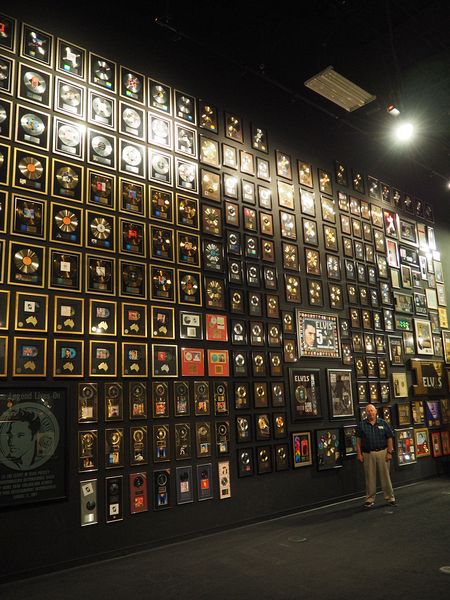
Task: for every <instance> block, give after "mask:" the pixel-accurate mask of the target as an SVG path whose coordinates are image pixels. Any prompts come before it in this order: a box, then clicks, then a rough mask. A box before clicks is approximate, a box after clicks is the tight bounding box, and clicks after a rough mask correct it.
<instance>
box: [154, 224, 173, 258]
mask: <svg viewBox="0 0 450 600" xmlns="http://www.w3.org/2000/svg"><path fill="white" fill-rule="evenodd" d="M174 235H175V232H174V230H173V229H171V228H167V227H160V226H159V225H150V258H154V259H156V260H166V261H169V262H174V261H175V249H174Z"/></svg>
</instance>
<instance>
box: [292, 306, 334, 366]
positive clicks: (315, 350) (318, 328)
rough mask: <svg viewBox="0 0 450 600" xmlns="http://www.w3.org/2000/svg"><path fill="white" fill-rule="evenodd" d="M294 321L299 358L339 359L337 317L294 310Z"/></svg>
mask: <svg viewBox="0 0 450 600" xmlns="http://www.w3.org/2000/svg"><path fill="white" fill-rule="evenodd" d="M296 320H297V336H298V350H299V356H300V357H303V356H305V357H314V358H316V357H322V358H340V356H341V351H340V342H339V325H338V318H337V316H335V315H329V314H322V313H311V312H303V311H302V310H300V309H296Z"/></svg>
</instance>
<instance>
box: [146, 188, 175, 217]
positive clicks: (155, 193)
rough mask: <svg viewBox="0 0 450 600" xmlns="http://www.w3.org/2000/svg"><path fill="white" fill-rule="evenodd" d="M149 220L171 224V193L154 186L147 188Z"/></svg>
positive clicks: (172, 215)
mask: <svg viewBox="0 0 450 600" xmlns="http://www.w3.org/2000/svg"><path fill="white" fill-rule="evenodd" d="M149 205H150V215H149V217H150V219H153V220H155V221H162V222H164V223H173V222H174V214H173V192H172V191H170V190H164V189H162V188H158V187H156V186H153V185H150V186H149Z"/></svg>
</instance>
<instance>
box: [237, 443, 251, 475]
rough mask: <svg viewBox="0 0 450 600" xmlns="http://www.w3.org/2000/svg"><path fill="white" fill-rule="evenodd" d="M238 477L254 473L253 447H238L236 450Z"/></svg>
mask: <svg viewBox="0 0 450 600" xmlns="http://www.w3.org/2000/svg"><path fill="white" fill-rule="evenodd" d="M237 462H238V477H251V476H252V475H254V474H255V471H254V468H255V467H254V458H253V448H251V447H250V448H240V449H239V450H238V451H237Z"/></svg>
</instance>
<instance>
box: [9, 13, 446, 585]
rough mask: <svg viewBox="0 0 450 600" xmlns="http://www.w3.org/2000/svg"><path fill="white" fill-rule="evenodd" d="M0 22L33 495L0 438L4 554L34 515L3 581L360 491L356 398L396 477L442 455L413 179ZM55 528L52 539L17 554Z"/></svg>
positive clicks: (436, 266) (193, 85)
mask: <svg viewBox="0 0 450 600" xmlns="http://www.w3.org/2000/svg"><path fill="white" fill-rule="evenodd" d="M19 16H20V15H19V14H18V13H17V12H16V13H15V15H13V16H11V17H9V16H8V15H4V14H1V15H0V23H1V24H2V27H3V29H2V31H4V32H5V35H3V36H0V72H1V73H2V79H0V283H1V284H2V287H1V290H0V377H1V385H2V395H1V398H2V402H3V401H4V404H5V406H4V410H3V409H2V412H3V413H4V414H5V415H7V416H8V418H7V419H6V420H7V421H8V422H9V421H10V420H11V419H10V416H11V414H12V413H14V414H16V415H20V414H22V412H21V410H22V409H24V410H25V409H26V408H27V405H29V404H30V402H31V399H33V398H34V399H36V398H38V399H39V402H41V403H43V405H44V408H45V410H44V408H41V413H39V415H40V428H39V429H37V431H36V432H35V433H34V434H33V435H38V436H39V437H40V439H41V445H40V446H39V444H38V445H37V449H38V450H39V452H40V453H41V454H45V451H44V450H45V448H44V446H45V445H46V446H47V454H48V456H50V455H51V457H53V458H52V461H53V462H50V464H51V465H53V466H52V467H51V469H53V471H52V474H53V475H54V479H55V482H56V483H55V488H54V493H50V494H47V495H46V494H45V493H43V490H41V492H39V491H37V492H36V495H35V496H27V497H26V498H25V497H24V495H23V493H21V491H20V490H19V488H18V490H19V491H18V492H17V493H15V492H14V491H11V490H10V491H8V493H6V491H5V493H3V492H4V490H6V489H7V486H8V485H9V484H8V482H9V480H12V479H14V469H15V468H16V467H14V466H13V463H14V465H16V464H17V462H15V461H14V460H13V454H12V452H13V450H12V448H13V445H12V441H11V437H12V435H11V433H10V431H9V430H10V429H11V427H9V426H8V427H9V429H8V431H7V430H6V429H5V428H4V430H3V429H1V428H0V507H1V509H0V522H1V524H2V528H3V530H4V531H5V534H8V533H9V532H11V536H10V537H11V540H12V541H11V544H14V543H15V542H14V539H15V538H14V536H13V535H12V532H13V531H15V530H16V529H17V528H18V527H20V526H21V525H20V523H21V522H22V520H23V518H24V517H23V515H24V510H25V509H24V507H23V504H25V502H26V503H27V504H29V506H27V507H26V511H27V512H26V515H27V519H30V520H31V521H32V523H31V525H29V527H28V528H27V529H28V532H29V534H30V535H29V538H30V544H29V548H27V549H25V550H24V549H21V553H20V554H21V557H22V561H23V562H22V564H21V565H17V564H16V563H15V562H14V555H15V554H16V553H15V552H11V553H10V557H9V558H7V559H6V563H5V569H6V571H5V572H6V573H9V574H11V575H12V576H17V575H18V574H20V572H25V571H30V572H31V570H32V569H39V568H51V566H52V565H53V564H56V562H59V563H60V562H61V560H62V561H63V562H64V563H65V564H67V565H68V564H71V563H75V562H76V561H80V560H87V559H86V557H87V556H90V557H92V556H95V555H97V556H98V557H102V556H107V555H108V554H109V553H117V552H120V550H121V549H122V548H125V547H127V548H130V547H133V548H143V547H145V545H150V544H154V543H156V542H164V541H168V540H171V539H176V537H177V536H184V535H195V534H196V533H198V532H200V531H207V530H209V529H212V528H217V527H226V526H229V525H231V524H236V523H239V522H245V521H246V520H249V519H254V518H255V516H261V517H263V516H267V515H268V514H281V513H283V512H285V511H288V510H292V509H294V508H301V507H302V506H306V505H311V504H314V503H319V502H323V501H324V500H328V499H329V500H336V499H339V498H340V497H342V496H344V495H346V496H348V495H352V494H354V495H357V494H360V493H361V491H362V489H363V474H362V472H361V469H360V468H359V467H358V464H357V463H356V461H355V459H354V454H355V451H354V448H355V440H354V437H355V425H356V422H357V421H358V420H359V419H360V418H362V417H364V408H365V406H366V405H367V403H368V402H372V403H374V404H375V405H376V406H377V407H378V409H379V413H380V416H382V417H383V418H385V419H387V420H389V421H390V422H391V423H392V426H393V428H395V429H396V430H397V436H398V442H397V443H398V445H400V443H401V444H402V446H401V452H402V454H401V456H402V460H401V465H402V466H405V468H402V469H396V470H395V472H394V473H393V479H394V482H397V483H399V482H404V481H411V480H414V479H419V478H421V477H425V476H429V475H431V474H433V473H434V472H435V471H436V466H435V463H434V462H433V456H438V454H437V451H436V452H435V453H434V454H433V451H432V450H433V444H434V445H435V446H436V448H437V442H436V440H442V441H443V443H442V444H441V454H442V453H443V454H444V455H445V453H446V452H447V450H448V448H449V444H448V440H447V436H445V435H444V436H443V438H442V436H441V435H440V434H439V435H434V437H433V435H432V434H433V433H439V432H440V431H441V430H442V429H443V428H444V427H446V426H448V423H449V420H450V412H449V404H448V386H449V365H450V333H449V328H448V320H447V308H446V307H447V299H448V293H447V290H446V287H445V279H446V278H447V280H448V277H449V276H450V275H449V273H448V268H449V267H448V265H446V264H445V252H446V248H448V247H450V246H447V242H448V240H449V238H450V234H449V233H448V232H449V231H450V223H449V221H448V217H447V220H445V219H442V221H441V219H440V218H439V226H437V225H436V222H437V218H435V215H434V212H435V211H436V209H438V210H439V208H438V207H437V206H436V204H435V203H433V202H432V200H431V199H429V198H428V196H427V195H426V194H427V190H423V193H422V197H423V198H425V200H422V199H421V197H420V195H419V194H414V195H411V194H409V193H408V192H405V191H403V190H407V189H408V181H407V179H404V178H402V179H400V180H399V179H396V178H395V177H394V175H392V174H391V175H390V174H389V170H386V169H383V168H380V173H379V174H375V173H372V171H371V170H370V168H368V167H367V166H365V167H364V165H370V164H372V163H371V161H372V157H373V152H374V151H373V150H370V149H369V148H366V149H365V152H366V153H367V156H366V157H365V158H364V159H363V166H362V167H359V166H358V167H356V166H353V164H352V162H351V161H352V160H353V159H352V156H353V157H354V156H357V155H358V150H360V147H359V148H358V147H356V148H355V144H353V145H351V144H350V143H349V142H348V140H345V139H344V141H341V142H339V143H341V144H344V146H343V147H341V146H339V143H337V142H336V143H333V144H332V143H326V144H325V142H324V147H321V144H320V143H318V142H317V141H316V137H317V136H316V135H315V134H314V129H315V128H316V130H317V131H322V132H323V131H324V128H325V125H324V121H323V119H324V117H323V116H319V115H315V118H314V119H309V118H308V115H307V114H306V112H305V114H304V115H302V114H300V115H299V114H297V113H298V112H301V111H298V109H297V111H296V114H295V116H294V110H295V109H294V108H293V107H290V108H289V110H288V111H287V116H284V115H282V114H281V113H280V108H278V109H273V107H274V106H276V105H277V102H278V100H277V98H276V97H275V96H273V92H268V97H267V102H268V107H269V108H270V111H269V113H268V114H267V115H266V117H264V115H263V114H261V108H260V107H258V106H257V102H256V100H255V96H254V95H252V92H251V91H250V90H247V92H246V95H243V97H242V98H239V99H238V100H236V98H231V97H230V96H229V95H227V94H226V92H225V91H224V88H225V86H224V85H223V84H222V87H219V88H218V90H220V94H219V95H218V91H217V89H216V90H214V89H213V87H211V89H210V90H208V87H207V81H206V80H205V77H203V76H202V75H201V73H200V74H198V75H197V78H196V79H193V80H192V81H191V82H190V84H188V83H187V82H186V81H185V80H184V79H183V75H182V73H181V72H180V70H179V71H177V70H176V68H175V66H176V65H173V64H168V63H167V56H165V55H164V52H163V50H162V49H160V50H159V54H158V53H157V55H158V56H159V60H160V61H161V64H160V66H159V67H158V68H157V69H155V71H154V72H152V70H151V69H149V68H148V66H145V65H144V64H143V63H144V62H145V61H143V59H142V58H140V59H139V57H137V58H136V57H135V56H133V52H132V51H131V50H130V49H126V48H125V49H124V48H119V49H116V51H115V53H114V52H112V53H110V54H108V48H107V47H106V48H101V47H99V46H98V45H97V44H98V41H97V40H95V36H94V30H93V28H92V30H91V32H90V35H91V36H92V37H93V43H92V44H91V45H90V44H89V43H87V42H86V40H85V38H84V37H83V38H82V37H77V35H76V32H75V31H71V30H70V25H67V24H66V25H64V24H61V27H62V28H59V26H58V27H56V25H55V27H53V28H52V27H51V23H50V22H49V23H48V24H47V25H46V23H45V22H43V21H42V19H43V18H44V17H42V16H41V17H37V21H36V24H29V23H28V20H27V19H28V18H27V19H25V22H22V20H20V19H19V18H17V19H16V18H15V17H19ZM64 27H68V29H67V30H65V28H64ZM88 29H89V28H88ZM57 32H58V34H57V35H56V33H57ZM80 35H81V34H80ZM86 35H87V34H86V32H84V33H83V36H86ZM67 40H72V41H67ZM197 59H198V57H197ZM209 60H210V59H209ZM133 61H135V63H134V62H133ZM164 61H165V62H164ZM127 65H130V66H127ZM222 90H223V97H222ZM208 91H209V93H210V94H211V96H210V100H204V99H201V98H200V97H199V96H202V97H203V95H204V96H205V97H209V96H207V94H208ZM270 94H272V97H270ZM230 107H231V108H230ZM305 111H306V109H305ZM291 117H292V119H293V120H295V119H300V120H301V123H302V125H303V126H304V129H303V131H304V138H302V140H301V141H300V142H299V141H298V139H296V138H291V139H289V138H286V137H285V135H286V133H283V131H284V130H285V128H284V123H285V119H286V118H291ZM307 121H308V122H309V125H308V126H309V127H311V128H312V129H311V130H308V127H307V126H306V122H307ZM345 144H348V145H345ZM331 152H333V154H331ZM336 156H339V157H343V158H344V157H346V156H348V157H349V158H348V159H347V158H346V160H341V159H339V160H336V158H335V157H336ZM354 164H355V165H358V164H361V156H360V155H359V156H358V159H357V160H356V159H355V160H354ZM385 171H386V172H385ZM375 175H376V177H375ZM380 178H381V179H380ZM385 181H387V182H388V183H384V182H385ZM441 229H442V230H443V233H442V234H441V233H440V232H441ZM440 236H442V240H445V242H446V243H445V244H444V246H443V247H441V245H440V244H439V246H438V243H437V239H440ZM439 250H442V254H441V252H440V251H439ZM19 387H23V388H24V389H26V390H27V391H29V394H30V398H27V397H26V394H25V395H24V393H22V394H19V393H18V392H17V388H19ZM58 393H60V396H58V397H57V394H58ZM48 398H50V400H48ZM46 403H47V404H46ZM48 405H50V406H51V407H54V410H53V409H51V408H49V406H48ZM28 409H29V411H30V407H29V406H28ZM33 410H34V411H35V413H36V411H37V408H36V407H34V408H33ZM46 411H47V412H46ZM31 412H32V411H31ZM39 415H38V416H39ZM44 417H45V418H44ZM13 420H14V419H13ZM45 423H48V424H49V425H48V428H47V429H49V430H52V431H53V433H48V431H47V429H46V430H45V431H44V429H45ZM22 424H23V425H24V426H25V425H26V423H25V424H24V423H22ZM50 424H51V425H52V427H53V429H51V427H50ZM56 430H57V431H58V432H60V433H58V435H56V433H55V431H56ZM405 431H406V432H407V435H406V434H405V433H404V432H405ZM61 432H64V434H63V433H61ZM405 439H407V442H405V441H404V440H405ZM414 444H415V446H416V447H417V453H416V454H414V457H413V458H412V457H411V456H409V455H408V449H409V448H410V447H412V446H413V445H414ZM442 448H443V450H442ZM38 450H36V452H38ZM14 452H17V453H18V452H19V450H17V449H15V450H14ZM64 455H66V456H67V460H65V461H64V460H63V459H62V457H63V456H64ZM416 458H417V459H420V460H416ZM48 460H50V459H48ZM37 463H38V466H40V465H41V464H42V465H44V463H43V462H39V461H37ZM33 464H34V465H36V462H34V463H32V465H33ZM399 464H400V463H399ZM300 467H301V468H300ZM303 467H304V468H303ZM36 468H37V467H36ZM51 469H50V470H51ZM331 469H336V471H335V475H336V479H335V480H333V481H335V484H334V485H330V477H329V476H326V474H322V473H321V471H323V470H331ZM16 470H17V469H16ZM42 470H43V469H42ZM24 472H25V473H28V474H29V473H34V472H35V471H32V470H31V467H30V465H29V464H28V465H27V466H26V467H23V468H22V469H21V473H22V475H23V473H24ZM41 475H42V473H41ZM261 477H263V478H264V480H263V481H264V490H265V494H266V495H267V497H266V498H265V499H262V498H261V494H260V490H261ZM338 477H339V479H337V478H338ZM11 489H12V488H11ZM300 490H301V493H300ZM22 491H23V490H22ZM39 500H42V501H44V500H45V501H46V502H39ZM224 500H226V502H222V501H224ZM49 501H51V503H49ZM4 507H5V508H7V509H8V510H2V509H3V508H4ZM274 507H275V508H274ZM160 511H162V513H163V514H161V515H159V514H157V513H158V512H160ZM137 515H140V516H137ZM186 517H188V518H186ZM61 520H64V522H68V523H69V525H68V526H67V527H68V528H69V529H70V538H71V540H72V543H71V544H70V547H68V545H67V544H66V543H65V539H61V540H60V541H55V544H54V545H53V546H52V548H50V549H49V550H48V553H47V555H46V556H41V557H40V558H38V559H37V558H36V554H35V552H34V548H35V547H37V546H38V545H39V543H40V540H41V539H42V535H43V531H44V530H45V532H46V534H45V535H46V536H49V535H52V538H54V539H55V540H58V537H60V536H57V535H56V533H55V535H53V532H57V531H58V527H59V524H60V522H61ZM113 523H114V524H115V525H114V527H112V526H111V525H112V524H113ZM90 526H92V527H90ZM119 530H120V531H119ZM33 540H35V545H34V542H33ZM17 543H19V542H17ZM89 560H91V558H90V559H89ZM39 561H41V562H39Z"/></svg>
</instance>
